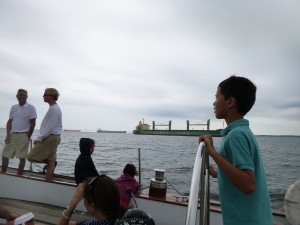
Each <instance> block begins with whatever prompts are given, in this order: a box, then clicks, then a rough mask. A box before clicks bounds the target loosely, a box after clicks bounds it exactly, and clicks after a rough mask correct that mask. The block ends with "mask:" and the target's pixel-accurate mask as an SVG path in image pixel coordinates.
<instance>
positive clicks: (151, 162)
mask: <svg viewBox="0 0 300 225" xmlns="http://www.w3.org/2000/svg"><path fill="white" fill-rule="evenodd" d="M5 134H6V130H5V129H0V143H1V145H0V152H2V147H3V144H4V139H5ZM36 136H37V131H36V132H35V133H34V134H33V136H32V138H33V139H35V137H36ZM81 137H89V138H92V139H94V140H95V141H96V147H95V152H94V154H93V156H92V158H93V160H94V163H95V165H96V167H97V169H98V171H99V172H100V173H105V174H107V175H109V176H111V177H113V178H115V177H117V176H119V175H120V174H122V171H123V168H124V166H125V165H126V163H133V164H135V165H136V166H137V167H138V165H139V164H138V149H139V148H140V149H141V174H140V176H141V177H140V179H141V183H142V186H143V187H146V186H149V185H150V180H151V179H152V178H154V174H155V173H154V169H164V170H166V172H165V178H166V179H167V181H168V182H169V183H170V184H168V191H170V192H173V193H178V192H179V193H182V194H186V193H188V192H189V185H190V182H191V176H192V171H193V165H194V160H195V156H196V152H197V149H198V138H197V137H177V136H152V135H150V136H144V135H134V134H131V133H128V134H108V133H96V132H95V133H93V132H63V134H62V136H61V138H62V141H61V144H60V145H59V148H58V154H57V155H58V159H57V161H58V165H57V168H56V170H55V173H57V174H64V175H71V176H73V175H74V174H73V170H74V164H75V160H76V158H77V156H78V155H79V140H80V138H81ZM220 140H221V138H219V137H216V138H214V144H215V146H216V147H218V146H219V144H220ZM257 140H258V143H259V145H260V149H261V154H262V157H263V161H264V164H265V171H266V177H267V183H268V186H269V192H270V197H271V203H272V207H273V209H276V210H279V211H283V200H284V196H285V193H286V191H287V189H288V188H289V187H290V185H292V184H293V183H294V182H295V181H296V180H297V179H299V178H300V136H257ZM18 163H19V161H18V160H16V159H13V160H10V164H9V165H10V166H14V167H16V166H17V165H18ZM211 163H212V164H213V162H212V161H211ZM42 167H43V164H33V169H34V170H36V171H41V170H42ZM26 168H29V162H27V164H26ZM136 178H137V179H139V177H136ZM210 181H211V198H212V199H216V200H218V187H217V182H216V180H215V179H214V178H211V179H210ZM173 187H174V188H173Z"/></svg>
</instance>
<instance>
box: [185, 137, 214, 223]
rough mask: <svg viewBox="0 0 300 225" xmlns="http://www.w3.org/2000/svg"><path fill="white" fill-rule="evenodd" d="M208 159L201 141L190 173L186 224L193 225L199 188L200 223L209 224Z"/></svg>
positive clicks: (195, 217) (195, 218)
mask: <svg viewBox="0 0 300 225" xmlns="http://www.w3.org/2000/svg"><path fill="white" fill-rule="evenodd" d="M208 168H209V161H208V154H207V153H206V151H205V145H204V143H203V142H201V143H200V144H199V147H198V151H197V155H196V159H195V163H194V169H193V174H192V181H191V188H190V195H189V205H188V211H187V216H186V225H195V224H196V220H197V212H198V197H199V196H198V195H199V189H200V188H201V190H200V218H199V224H200V225H209V213H210V212H209V201H210V199H209V171H208Z"/></svg>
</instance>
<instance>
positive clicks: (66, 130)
mask: <svg viewBox="0 0 300 225" xmlns="http://www.w3.org/2000/svg"><path fill="white" fill-rule="evenodd" d="M64 131H65V132H81V130H68V129H65V130H64Z"/></svg>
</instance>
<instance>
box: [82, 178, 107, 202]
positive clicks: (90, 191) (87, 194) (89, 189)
mask: <svg viewBox="0 0 300 225" xmlns="http://www.w3.org/2000/svg"><path fill="white" fill-rule="evenodd" d="M100 177H106V174H101V175H99V176H95V177H89V178H87V179H86V181H85V183H86V186H87V188H86V192H85V198H86V199H87V200H88V201H89V202H93V203H94V204H95V206H96V207H97V201H96V198H95V195H94V192H93V186H94V183H95V181H96V180H97V179H98V178H100Z"/></svg>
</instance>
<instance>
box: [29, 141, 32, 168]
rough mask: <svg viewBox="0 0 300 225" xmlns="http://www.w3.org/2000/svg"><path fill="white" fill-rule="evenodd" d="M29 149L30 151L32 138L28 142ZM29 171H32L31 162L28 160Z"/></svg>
mask: <svg viewBox="0 0 300 225" xmlns="http://www.w3.org/2000/svg"><path fill="white" fill-rule="evenodd" d="M29 149H30V151H31V150H32V139H30V142H29ZM29 171H31V172H32V162H30V164H29Z"/></svg>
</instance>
